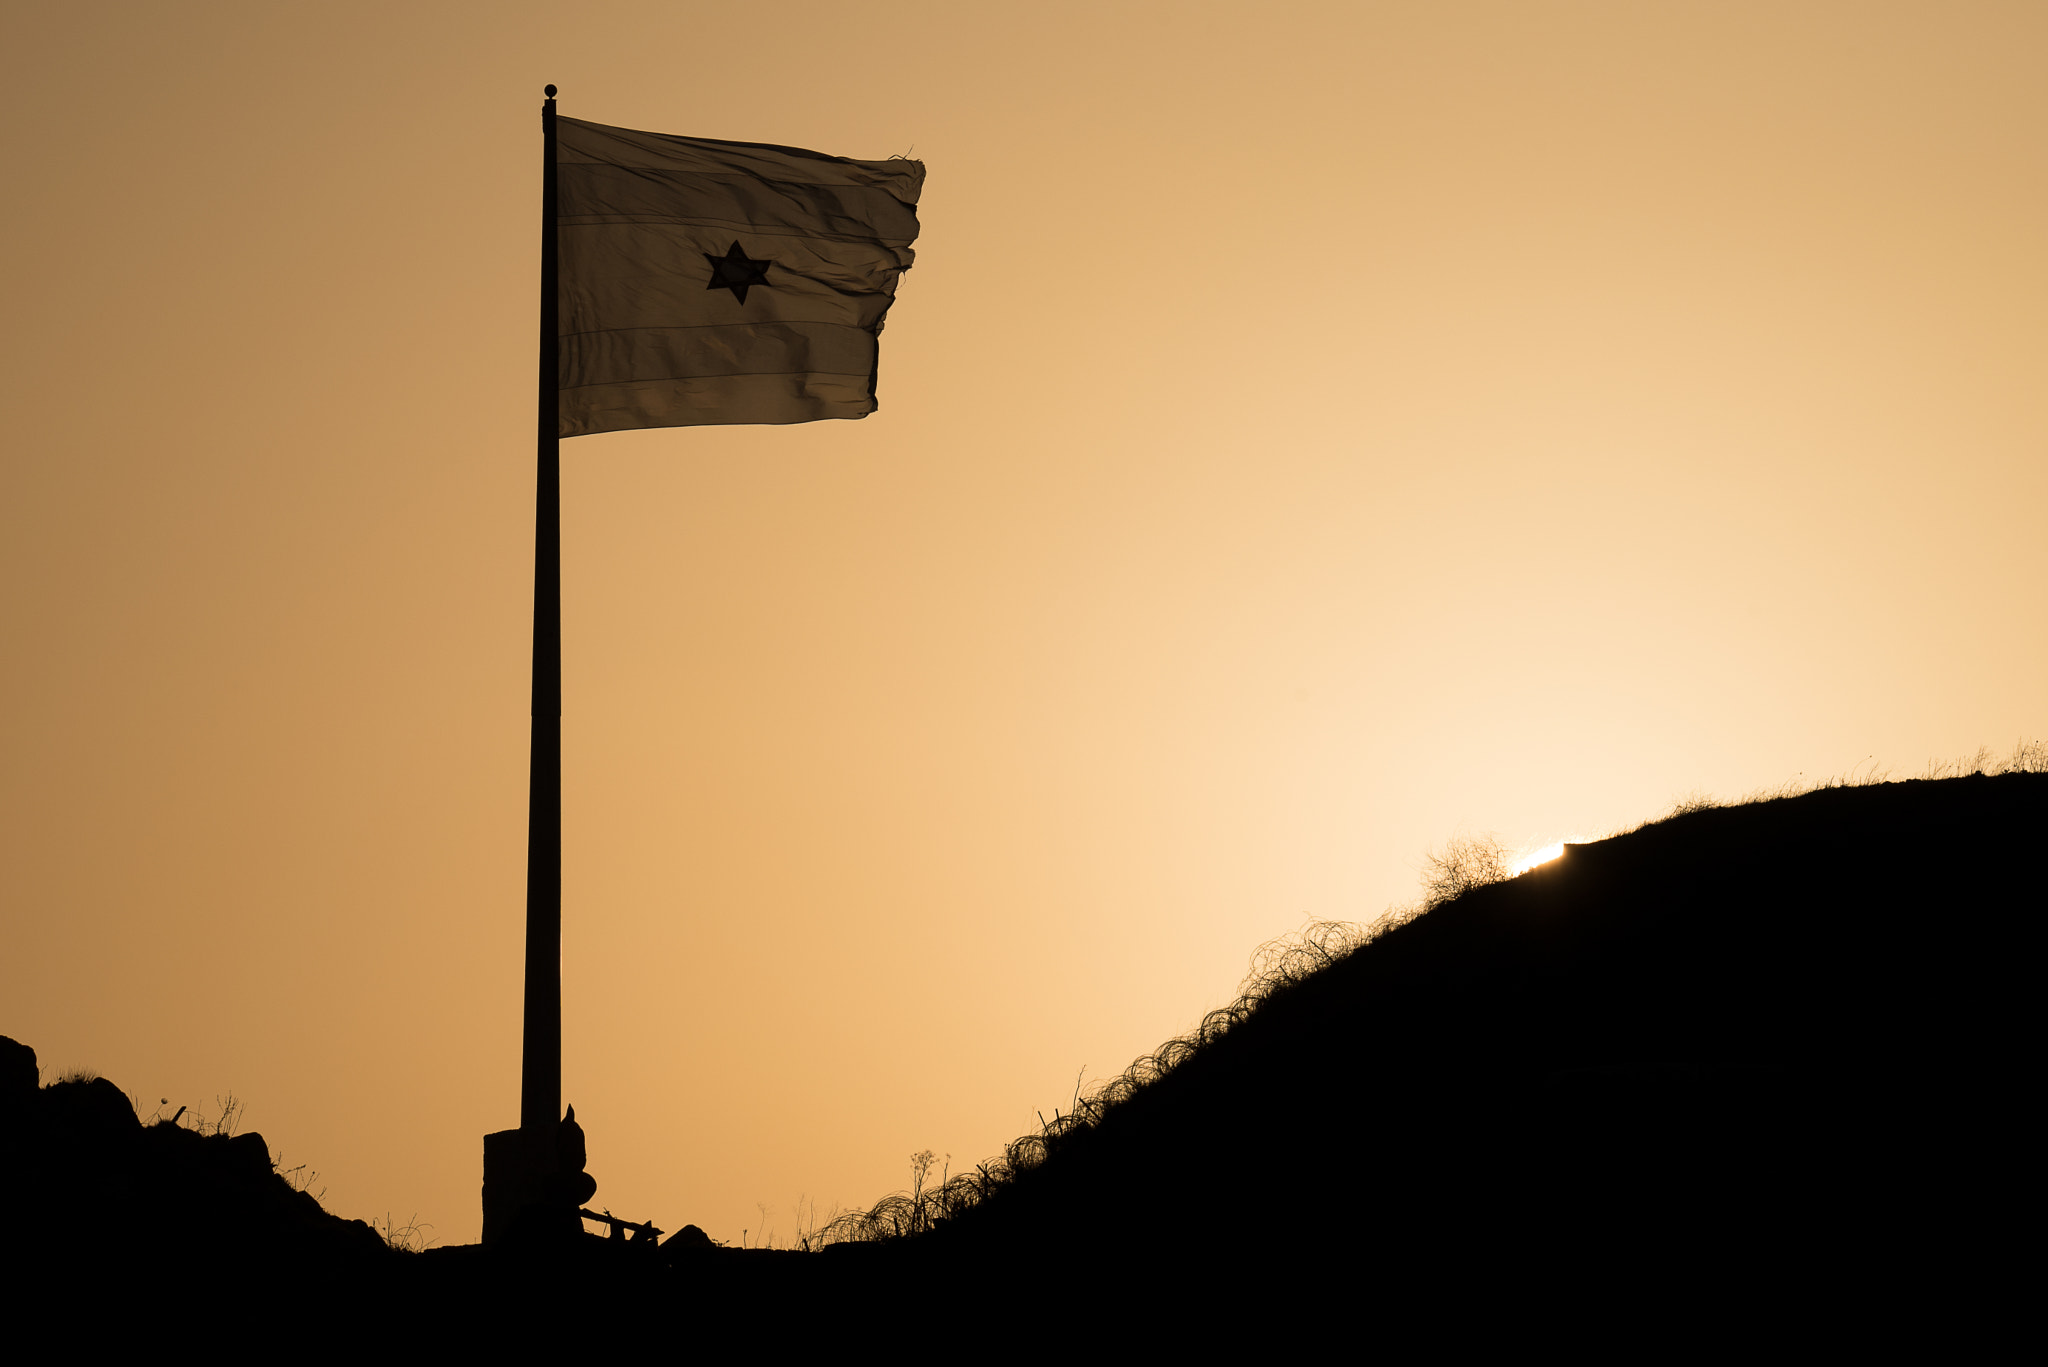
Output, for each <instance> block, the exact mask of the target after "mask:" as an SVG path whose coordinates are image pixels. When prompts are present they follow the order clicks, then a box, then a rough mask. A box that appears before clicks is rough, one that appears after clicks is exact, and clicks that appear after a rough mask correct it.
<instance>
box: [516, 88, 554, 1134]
mask: <svg viewBox="0 0 2048 1367" xmlns="http://www.w3.org/2000/svg"><path fill="white" fill-rule="evenodd" d="M540 126H541V144H542V149H543V151H542V157H543V161H542V165H541V215H540V377H539V378H540V386H539V395H538V398H539V408H540V421H539V428H538V433H537V435H538V437H539V491H538V497H537V499H536V505H537V506H536V510H535V516H534V535H533V746H532V777H531V783H530V786H529V789H528V801H527V834H526V1016H525V1035H524V1048H523V1050H522V1054H521V1059H520V1071H519V1128H520V1129H522V1130H527V1131H539V1130H552V1129H553V1128H554V1127H555V1125H556V1124H557V1123H559V1122H560V1120H561V1117H562V438H561V428H560V422H559V405H560V386H561V376H560V373H559V372H560V365H559V359H558V348H559V346H560V340H559V336H558V328H557V312H556V310H557V307H558V305H557V300H556V281H557V275H558V261H557V255H556V240H555V88H554V87H553V86H549V87H548V88H547V99H546V101H545V102H544V103H543V104H542V105H541V107H540Z"/></svg>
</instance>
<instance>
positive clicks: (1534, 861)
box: [1508, 840, 1565, 878]
mask: <svg viewBox="0 0 2048 1367" xmlns="http://www.w3.org/2000/svg"><path fill="white" fill-rule="evenodd" d="M1564 846H1565V842H1564V841H1562V840H1553V841H1551V842H1550V843H1549V844H1548V845H1544V846H1542V847H1540V848H1538V849H1533V850H1530V851H1529V852H1528V853H1527V854H1521V855H1517V856H1515V858H1514V859H1512V860H1510V861H1509V863H1508V877H1510V878H1519V877H1521V876H1522V875H1523V874H1525V873H1527V872H1528V871H1529V870H1531V869H1533V868H1535V867H1536V866H1537V865H1538V864H1548V863H1549V862H1550V861H1551V860H1553V859H1555V858H1557V857H1558V856H1559V855H1561V854H1563V853H1564Z"/></svg>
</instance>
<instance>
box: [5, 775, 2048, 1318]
mask: <svg viewBox="0 0 2048 1367" xmlns="http://www.w3.org/2000/svg"><path fill="white" fill-rule="evenodd" d="M2044 833H2048V775H2041V774H2007V775H2002V776H1998V777H1984V776H1977V777H1971V778H1959V779H1949V780H1943V781H1939V782H1924V781H1923V782H1911V783H1893V784H1881V785H1872V786H1868V787H1852V788H1837V789H1826V790H1822V791H1819V792H1814V793H1810V794H1807V795H1805V796H1802V797H1797V798H1787V799H1780V800H1776V801H1771V802H1765V803H1758V804H1753V805H1749V806H1742V807H1731V808H1720V809H1712V810H1707V811H1700V812H1695V813H1692V814H1689V815H1685V816H1681V817H1676V818H1673V819H1671V820H1669V821H1665V822H1662V823H1659V824H1657V825H1654V826H1649V827H1646V828H1644V829H1642V830H1639V831H1636V832H1634V833H1632V834H1630V835H1626V836H1621V837H1617V838H1615V839H1612V840H1606V841H1601V842H1598V843H1595V844H1589V845H1583V846H1574V847H1572V848H1571V849H1570V850H1569V851H1568V853H1567V854H1566V855H1565V857H1564V858H1562V859H1560V860H1557V861H1555V862H1553V863H1551V864H1549V865H1545V866H1543V867H1541V868H1539V869H1537V870H1535V871H1533V872H1531V873H1528V874H1525V875H1523V876H1522V877H1520V878H1518V879H1515V880H1513V881H1512V882H1507V883H1500V884H1495V885H1492V886H1487V887H1481V888H1478V889H1476V890H1474V891H1471V892H1468V893H1466V894H1465V895H1464V896H1463V897H1461V898H1459V899H1458V900H1456V901H1455V902H1452V903H1450V904H1449V905H1446V906H1443V907H1440V908H1438V909H1437V910H1435V911H1433V912H1431V913H1430V914H1428V915H1427V916H1424V917H1422V918H1420V919H1418V920H1416V921H1413V922H1410V923H1408V924H1407V925H1404V926H1401V927H1399V928H1397V929H1394V930H1392V931H1389V932H1387V933H1386V934H1384V935H1382V936H1381V937H1380V938H1378V939H1377V940H1375V941H1373V942H1372V943H1371V944H1369V945H1367V946H1366V947H1364V948H1363V949H1361V950H1359V951H1357V952H1355V953H1352V954H1350V955H1349V956H1348V957H1344V958H1341V959H1339V960H1338V961H1337V962H1335V963H1334V964H1332V965H1331V966H1329V967H1328V968H1325V969H1323V970H1322V971H1320V972H1318V973H1316V974H1314V975H1313V976H1311V977H1309V978H1307V979H1305V980H1303V981H1300V982H1297V983H1294V984H1292V985H1290V986H1285V987H1282V988H1279V989H1277V990H1275V991H1274V992H1272V993H1271V994H1270V995H1268V996H1267V997H1266V998H1265V999H1264V1000H1263V1001H1261V1002H1260V1003H1259V1005H1258V1006H1257V1007H1256V1009H1254V1010H1253V1011H1252V1012H1251V1013H1250V1015H1249V1016H1248V1017H1246V1018H1245V1019H1244V1020H1243V1021H1242V1022H1241V1023H1239V1024H1237V1025H1236V1026H1234V1027H1233V1028H1231V1029H1229V1030H1228V1031H1226V1032H1225V1033H1223V1034H1222V1035H1221V1036H1220V1037H1218V1038H1217V1039H1215V1040H1214V1041H1212V1042H1210V1043H1208V1044H1205V1045H1204V1046H1203V1047H1201V1048H1200V1049H1198V1050H1196V1051H1195V1052H1194V1053H1193V1054H1192V1056H1190V1057H1188V1058H1186V1059H1185V1060H1184V1061H1182V1062H1180V1063H1179V1064H1178V1065H1177V1066H1176V1067H1174V1068H1173V1069H1172V1070H1171V1071H1170V1072H1168V1073H1167V1074H1166V1075H1165V1076H1164V1077H1163V1078H1161V1079H1159V1080H1157V1081H1155V1082H1152V1083H1150V1084H1149V1085H1147V1086H1145V1087H1143V1088H1140V1089H1139V1090H1138V1091H1137V1092H1136V1093H1135V1094H1133V1095H1132V1096H1131V1097H1130V1098H1129V1099H1127V1100H1125V1101H1123V1102H1122V1103H1120V1104H1118V1105H1115V1106H1113V1107H1111V1108H1109V1109H1108V1110H1107V1111H1106V1112H1105V1113H1104V1114H1102V1115H1101V1116H1100V1117H1099V1119H1098V1120H1097V1121H1096V1123H1094V1124H1093V1125H1090V1126H1085V1127H1081V1128H1075V1129H1069V1130H1067V1131H1066V1132H1065V1133H1064V1134H1062V1135H1060V1136H1058V1137H1056V1138H1055V1139H1054V1140H1053V1141H1052V1142H1051V1143H1050V1144H1049V1145H1048V1146H1046V1148H1045V1151H1044V1157H1043V1160H1042V1161H1040V1162H1038V1163H1037V1165H1036V1166H1034V1167H1031V1168H1030V1169H1029V1170H1027V1171H1022V1172H1020V1173H1019V1174H1018V1175H1017V1176H1016V1177H1015V1179H1014V1180H1013V1181H1011V1182H1009V1183H1008V1184H1007V1185H1006V1186H1004V1187H1003V1188H1002V1189H1000V1190H998V1191H997V1192H996V1193H995V1194H994V1195H993V1196H992V1197H990V1198H989V1199H987V1200H985V1201H984V1202H982V1203H981V1204H980V1205H978V1206H976V1207H974V1208H972V1209H970V1210H967V1211H966V1212H965V1213H963V1214H960V1215H959V1216H958V1217H957V1218H955V1219H953V1220H951V1221H949V1222H946V1223H943V1224H941V1225H940V1226H939V1227H938V1228H937V1229H936V1230H934V1231H933V1232H931V1233H928V1234H924V1235H920V1236H918V1237H916V1238H911V1239H904V1240H897V1241H891V1242H887V1243H883V1244H867V1245H841V1246H836V1247H833V1248H830V1249H827V1250H826V1251H824V1252H822V1253H815V1254H803V1253H784V1252H761V1251H742V1250H734V1249H715V1248H714V1249H701V1248H700V1249H696V1250H685V1249H683V1248H682V1247H681V1246H680V1245H679V1244H678V1245H668V1246H665V1247H663V1248H661V1249H658V1250H657V1249H654V1248H652V1247H649V1246H644V1245H641V1246H635V1245H628V1244H618V1243H609V1244H608V1243H606V1242H605V1241H602V1240H599V1239H596V1238H589V1239H586V1240H585V1241H584V1242H583V1243H581V1244H579V1245H576V1246H574V1247H572V1248H567V1249H562V1250H558V1251H556V1252H553V1253H536V1252H527V1253H521V1254H505V1253H501V1252H499V1251H496V1250H485V1249H482V1248H475V1247H465V1248H449V1249H439V1250H433V1251H430V1252H428V1253H425V1254H401V1253H395V1252H391V1251H389V1250H387V1249H385V1248H384V1246H383V1244H382V1241H381V1240H379V1239H378V1238H377V1237H376V1235H375V1234H374V1233H373V1232H372V1231H370V1230H369V1229H368V1227H367V1226H364V1225H362V1224H360V1223H357V1222H345V1221H341V1220H338V1219H336V1218H334V1217H332V1216H328V1215H326V1214H325V1212H322V1211H320V1210H319V1208H318V1206H317V1204H316V1203H313V1202H312V1201H311V1198H310V1197H304V1196H301V1195H299V1194H297V1193H294V1192H292V1191H291V1190H290V1188H289V1186H288V1184H286V1183H285V1182H284V1181H283V1179H282V1178H280V1177H278V1176H277V1175H276V1174H275V1173H274V1172H272V1171H270V1166H269V1158H268V1155H267V1153H266V1152H264V1151H263V1147H262V1142H261V1140H260V1139H258V1138H255V1137H253V1136H243V1137H241V1138H240V1139H232V1140H230V1139H221V1138H207V1137H202V1136H200V1135H197V1134H194V1133H192V1132H190V1131H187V1130H178V1129H176V1128H175V1127H171V1126H165V1125H159V1126H152V1127H150V1128H147V1129H145V1128H143V1127H142V1126H140V1125H139V1124H138V1123H137V1122H136V1121H135V1119H134V1115H133V1111H132V1108H131V1107H130V1106H129V1104H128V1102H127V1100H126V1098H125V1097H124V1096H123V1095H122V1094H121V1092H120V1091H119V1089H118V1088H116V1087H114V1086H113V1084H111V1083H107V1082H104V1081H102V1082H94V1083H90V1084H85V1083H60V1084H57V1085H55V1086H52V1087H44V1088H40V1089H37V1088H36V1086H35V1081H34V1073H33V1068H34V1064H33V1057H32V1056H29V1058H28V1060H27V1064H26V1066H27V1068H28V1070H29V1071H28V1072H27V1073H26V1074H24V1073H23V1072H22V1063H21V1060H20V1058H19V1057H18V1056H16V1055H12V1054H9V1053H7V1051H6V1050H5V1048H4V1047H0V1091H4V1096H0V1107H4V1112H0V1118H4V1131H5V1134H6V1136H7V1147H6V1149H5V1151H4V1153H0V1159H4V1161H5V1163H6V1170H7V1171H8V1172H10V1173H12V1174H14V1181H13V1182H12V1183H11V1184H10V1185H11V1187H12V1191H13V1199H10V1202H9V1204H10V1205H11V1206H12V1207H13V1218H12V1219H11V1220H10V1222H9V1223H10V1226H11V1228H13V1229H14V1230H15V1237H16V1239H17V1240H18V1244H17V1247H18V1248H20V1249H22V1250H24V1251H29V1252H31V1259H32V1266H31V1267H30V1269H29V1270H28V1271H27V1272H24V1273H18V1274H16V1276H15V1278H14V1280H13V1288H14V1290H15V1291H16V1292H18V1293H20V1294H19V1296H10V1297H9V1299H10V1300H15V1301H16V1302H17V1303H18V1304H21V1305H24V1306H35V1305H43V1306H46V1307H49V1308H52V1309H55V1308H57V1307H69V1310H68V1313H72V1314H76V1313H78V1311H79V1310H80V1309H81V1308H89V1309H90V1311H91V1313H92V1314H93V1315H94V1316H95V1317H96V1322H97V1323H98V1324H99V1325H100V1326H101V1327H102V1328H103V1330H104V1331H106V1332H114V1331H116V1330H119V1331H121V1332H125V1333H128V1334H131V1335H134V1336H136V1337H137V1338H139V1339H140V1340H142V1341H144V1342H149V1341H154V1339H153V1335H154V1334H155V1333H156V1332H157V1328H158V1327H160V1328H161V1331H162V1333H163V1334H164V1335H166V1336H169V1337H173V1338H179V1339H180V1341H184V1340H185V1339H189V1337H190V1335H191V1334H192V1333H193V1332H194V1331H195V1330H199V1329H201V1328H203V1327H204V1326H208V1325H213V1326H220V1327H222V1328H226V1327H228V1326H236V1327H238V1328H237V1332H240V1333H242V1334H243V1335H245V1336H246V1338H247V1341H248V1342H249V1343H250V1344H251V1345H252V1346H253V1345H255V1344H257V1343H260V1342H266V1341H270V1340H273V1339H276V1338H277V1336H278V1335H284V1336H285V1338H284V1339H281V1340H277V1341H278V1342H280V1343H283V1342H287V1341H291V1340H295V1339H298V1338H300V1337H301V1336H303V1335H305V1334H308V1333H314V1334H317V1335H322V1336H330V1337H331V1336H334V1335H339V1336H340V1337H339V1338H338V1339H335V1340H334V1343H335V1346H336V1347H342V1346H344V1345H346V1344H348V1343H352V1342H356V1341H357V1340H356V1338H355V1336H356V1335H363V1336H365V1338H364V1339H362V1340H361V1342H362V1346H364V1347H365V1348H370V1347H373V1346H374V1345H373V1341H376V1342H381V1343H383V1344H384V1345H385V1346H386V1347H389V1346H392V1345H393V1343H394V1342H395V1341H402V1342H404V1343H407V1344H410V1345H412V1346H413V1347H415V1348H421V1349H424V1348H427V1347H429V1346H432V1345H434V1344H437V1343H440V1344H445V1345H446V1346H449V1347H471V1348H473V1347H480V1346H490V1345H493V1344H496V1345H499V1346H502V1347H505V1348H508V1349H517V1348H532V1347H537V1346H539V1345H541V1344H543V1343H545V1342H551V1341H555V1340H557V1339H558V1338H559V1340H560V1341H561V1342H562V1343H563V1344H566V1345H572V1346H574V1347H580V1348H583V1349H587V1350H589V1351H595V1352H599V1353H603V1352H606V1351H609V1350H626V1351H635V1352H637V1351H641V1350H643V1349H647V1350H654V1351H659V1352H661V1353H663V1354H664V1355H667V1354H671V1353H682V1354H685V1355H688V1354H692V1353H696V1352H706V1351H718V1352H726V1351H735V1352H739V1351H758V1352H760V1353H764V1354H769V1355H786V1354H795V1353H802V1352H813V1351H832V1352H836V1351H845V1350H851V1349H853V1348H854V1346H855V1345H862V1346H865V1345H869V1344H872V1345H874V1346H875V1347H876V1348H877V1349H879V1350H880V1351H881V1352H884V1353H895V1354H898V1355H909V1356H920V1357H925V1356H929V1357H937V1356H941V1355H945V1356H967V1357H988V1356H993V1357H1004V1358H1007V1357H1010V1356H1026V1355H1029V1356H1036V1355H1038V1354H1039V1353H1041V1352H1045V1353H1052V1352H1062V1353H1074V1352H1079V1353H1081V1354H1082V1355H1084V1356H1089V1357H1094V1356H1103V1355H1107V1354H1109V1353H1110V1352H1111V1351H1112V1350H1113V1349H1115V1348H1116V1347H1117V1346H1118V1345H1139V1346H1142V1347H1143V1348H1146V1349H1157V1348H1162V1347H1167V1346H1174V1347H1178V1348H1181V1349H1185V1350H1191V1351H1194V1352H1197V1353H1201V1354H1202V1355H1204V1356H1211V1355H1216V1356H1220V1355H1222V1354H1223V1352H1224V1351H1226V1349H1228V1350H1231V1351H1237V1350H1241V1349H1246V1348H1254V1349H1258V1350H1260V1351H1261V1353H1262V1355H1263V1354H1264V1353H1265V1352H1266V1351H1269V1350H1270V1351H1271V1352H1273V1353H1276V1354H1278V1353H1288V1354H1292V1353H1296V1352H1300V1353H1307V1352H1310V1351H1314V1349H1315V1344H1316V1343H1317V1342H1319V1341H1321V1340H1322V1339H1323V1338H1324V1337H1325V1336H1326V1334H1327V1333H1328V1331H1329V1329H1330V1328H1331V1327H1332V1326H1335V1327H1337V1328H1338V1329H1339V1331H1340V1332H1341V1333H1343V1334H1344V1335H1345V1339H1344V1342H1345V1343H1346V1344H1347V1345H1349V1347H1348V1348H1347V1350H1346V1351H1347V1352H1363V1351H1365V1350H1366V1349H1367V1348H1368V1347H1369V1346H1372V1345H1378V1346H1381V1347H1388V1346H1393V1345H1396V1344H1403V1345H1407V1346H1410V1347H1413V1346H1416V1345H1418V1344H1422V1345H1425V1346H1428V1347H1430V1348H1433V1349H1436V1350H1443V1351H1449V1350H1452V1349H1454V1348H1455V1347H1456V1346H1457V1345H1458V1344H1459V1343H1461V1342H1464V1341H1475V1342H1477V1341H1486V1342H1499V1341H1502V1340H1509V1341H1515V1340H1535V1339H1543V1340H1557V1339H1564V1340H1570V1341H1576V1342H1590V1341H1592V1340H1595V1339H1608V1340H1614V1341H1617V1342H1619V1343H1621V1344H1624V1345H1625V1344H1627V1343H1629V1342H1631V1341H1632V1340H1631V1335H1640V1334H1649V1335H1651V1337H1650V1338H1649V1339H1645V1340H1641V1341H1640V1343H1639V1344H1638V1346H1639V1347H1641V1348H1649V1347H1655V1348H1657V1349H1658V1350H1660V1351H1666V1350H1669V1349H1671V1348H1673V1347H1676V1346H1679V1345H1681V1344H1689V1343H1693V1342H1700V1343H1705V1342H1707V1341H1709V1340H1713V1339H1716V1338H1722V1337H1727V1338H1731V1339H1734V1340H1741V1339H1743V1338H1744V1337H1745V1336H1752V1335H1755V1334H1758V1333H1767V1334H1770V1335H1773V1336H1775V1338H1774V1341H1776V1342H1779V1343H1781V1345H1782V1346H1788V1347H1789V1346H1792V1345H1793V1342H1794V1339H1796V1340H1797V1341H1799V1342H1810V1343H1811V1344H1812V1345H1813V1346H1815V1347H1823V1346H1833V1347H1836V1348H1839V1347H1840V1346H1842V1345H1843V1343H1844V1342H1845V1340H1848V1339H1851V1338H1854V1339H1872V1338H1875V1339H1884V1338H1888V1337H1889V1338H1895V1339H1899V1340H1903V1339H1904V1337H1905V1336H1908V1335H1914V1334H1923V1333H1932V1334H1936V1335H1938V1336H1939V1341H1940V1342H1942V1343H1944V1344H1945V1345H1947V1347H1948V1348H1949V1349H1950V1350H1951V1351H1952V1350H1953V1349H1954V1348H1955V1347H1957V1346H1960V1345H1961V1344H1962V1343H1964V1342H1966V1341H1968V1340H1969V1339H1970V1338H1972V1337H1973V1336H1975V1335H1977V1334H1979V1333H1981V1332H1984V1326H1985V1325H1986V1324H1988V1323H1991V1322H1994V1321H1996V1320H1998V1319H1999V1318H2001V1317H2002V1316H2003V1315H2004V1313H2005V1312H2006V1311H2007V1309H2009V1307H2010V1306H2011V1305H2012V1304H2015V1303H2017V1298H2018V1297H2019V1294H2020V1287H2021V1282H2020V1280H2019V1278H2020V1277H2021V1275H2022V1274H2023V1273H2024V1272H2025V1271H2026V1270H2027V1269H2028V1268H2029V1267H2030V1266H2031V1251H2030V1245H2031V1233H2032V1231H2031V1223H2030V1220H2029V1218H2028V1213H2029V1212H2030V1210H2031V1204H2032V1203H2031V1201H2030V1200H2028V1199H2025V1198H2023V1195H2022V1193H2023V1192H2029V1191H2030V1190H2031V1186H2032V1183H2031V1180H2030V1179H2031V1170H2032V1159H2033V1154H2032V1152H2031V1149H2032V1147H2033V1146H2032V1144H2031V1143H2030V1142H2029V1141H2030V1140H2031V1138H2032V1134H2033V1127H2034V1122H2033V1121H2032V1119H2031V1116H2030V1113H2029V1108H2028V1106H2027V1104H2026V1097H2027V1095H2028V1094H2030V1093H2031V1092H2032V1091H2034V1090H2035V1079H2036V1074H2037V1065H2036V1063H2035V1057H2036V1053H2037V1047H2036V1044H2035V1040H2036V1038H2037V1036H2036V1035H2035V1034H2034V1030H2035V1028H2036V1027H2035V1023H2034V1022H2035V1017H2036V1015H2037V1014H2038V1008H2037V1006H2036V1001H2037V998H2038V992H2037V989H2036V988H2035V987H2034V981H2033V980H2034V978H2035V976H2036V972H2037V969H2036V960H2035V955H2034V952H2033V947H2034V934H2035V923H2036V921H2037V920H2038V919H2039V918H2040V916H2041V914H2042V912H2043V911H2044V909H2048V897H2044V893H2043V879H2042V874H2041V860H2042V857H2043V855H2044V853H2048V840H2044V838H2043V837H2044ZM9 1043H11V1042H9ZM16 1047H17V1048H18V1047H19V1046H16ZM22 1053H24V1054H25V1053H26V1051H25V1050H24V1051H22ZM24 1079H25V1081H24ZM2016 1248H2017V1249H2021V1250H2024V1252H2022V1253H2021V1255H2020V1256H2017V1257H2016V1256H2014V1253H2013V1251H2012V1250H2014V1249H2016ZM316 1324H317V1325H319V1326H323V1327H321V1328H319V1329H317V1330H316V1329H314V1328H313V1327H312V1326H314V1325H316ZM1787 1335H1792V1336H1794V1339H1788V1338H1786V1337H1785V1336H1787ZM1361 1336H1363V1337H1361ZM1205 1350H1206V1351H1205Z"/></svg>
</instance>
